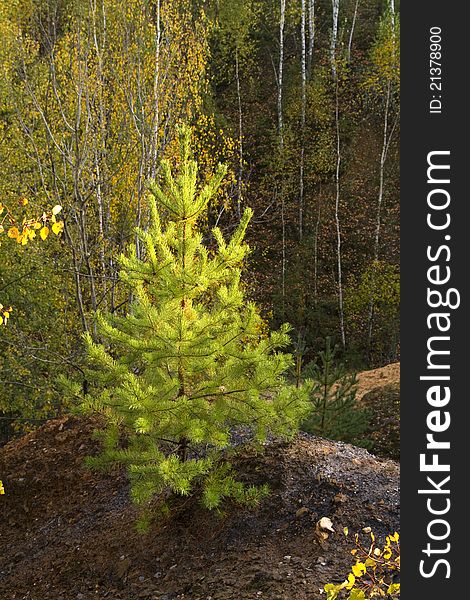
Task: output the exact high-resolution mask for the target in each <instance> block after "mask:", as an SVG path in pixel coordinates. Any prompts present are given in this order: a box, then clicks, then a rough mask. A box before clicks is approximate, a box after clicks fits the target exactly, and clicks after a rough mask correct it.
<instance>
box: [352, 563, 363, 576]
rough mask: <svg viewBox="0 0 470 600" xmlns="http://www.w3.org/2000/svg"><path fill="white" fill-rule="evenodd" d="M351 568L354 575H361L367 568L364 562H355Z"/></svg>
mask: <svg viewBox="0 0 470 600" xmlns="http://www.w3.org/2000/svg"><path fill="white" fill-rule="evenodd" d="M351 570H352V572H353V574H354V575H355V576H356V577H362V575H364V573H365V572H366V571H367V568H366V565H365V564H364V563H362V562H357V563H356V564H355V565H353V568H352V569H351Z"/></svg>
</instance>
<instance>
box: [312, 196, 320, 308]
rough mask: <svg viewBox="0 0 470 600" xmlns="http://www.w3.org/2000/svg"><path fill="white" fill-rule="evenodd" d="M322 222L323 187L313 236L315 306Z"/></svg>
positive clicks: (315, 302) (315, 301)
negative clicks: (319, 238) (319, 235)
mask: <svg viewBox="0 0 470 600" xmlns="http://www.w3.org/2000/svg"><path fill="white" fill-rule="evenodd" d="M320 223H321V188H320V192H319V194H318V205H317V219H316V223H315V230H314V237H313V301H314V304H315V306H316V305H317V300H318V234H319V231H320Z"/></svg>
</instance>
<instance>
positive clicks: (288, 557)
mask: <svg viewBox="0 0 470 600" xmlns="http://www.w3.org/2000/svg"><path fill="white" fill-rule="evenodd" d="M291 559H292V556H290V555H289V554H288V555H287V556H284V560H285V561H286V562H287V563H289V562H290V561H291Z"/></svg>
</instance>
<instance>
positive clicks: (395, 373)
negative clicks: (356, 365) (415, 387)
mask: <svg viewBox="0 0 470 600" xmlns="http://www.w3.org/2000/svg"><path fill="white" fill-rule="evenodd" d="M357 381H358V386H357V394H356V398H357V399H358V400H361V399H362V397H363V396H365V395H366V394H367V393H368V392H371V391H372V390H376V389H378V388H382V387H385V386H387V385H390V384H394V385H397V386H398V385H399V383H400V363H399V362H396V363H390V364H389V365H386V366H385V367H380V368H378V369H372V370H370V371H363V372H362V373H358V374H357Z"/></svg>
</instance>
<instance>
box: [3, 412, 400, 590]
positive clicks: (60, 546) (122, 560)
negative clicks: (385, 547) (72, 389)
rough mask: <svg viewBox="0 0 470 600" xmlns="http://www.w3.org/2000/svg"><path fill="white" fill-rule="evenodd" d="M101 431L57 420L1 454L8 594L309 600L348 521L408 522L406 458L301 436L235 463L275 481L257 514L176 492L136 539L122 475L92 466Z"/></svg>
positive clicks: (380, 525) (336, 567)
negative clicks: (403, 514)
mask: <svg viewBox="0 0 470 600" xmlns="http://www.w3.org/2000/svg"><path fill="white" fill-rule="evenodd" d="M95 426H96V423H93V422H92V421H91V420H79V419H77V418H75V417H66V418H62V419H59V420H55V421H50V422H49V423H47V424H46V425H45V426H44V427H42V428H41V429H39V430H38V431H36V432H34V433H32V434H29V435H27V436H25V437H23V438H22V439H20V440H18V441H15V442H11V443H10V444H8V445H7V446H5V447H4V448H2V449H1V450H0V476H1V478H2V479H3V482H4V484H5V488H6V495H4V496H1V497H0V515H1V536H0V589H1V591H2V597H3V598H5V599H7V600H16V599H20V598H21V599H28V600H48V599H51V600H91V599H109V600H124V599H125V600H138V599H144V600H145V599H147V600H157V599H158V600H176V599H183V598H184V599H192V600H198V599H200V600H203V599H204V600H228V599H233V600H245V599H247V600H249V599H251V598H258V599H259V598H264V599H269V600H294V599H296V600H304V599H305V600H306V599H307V598H308V599H310V600H311V599H314V598H321V597H322V596H321V595H320V593H319V589H320V588H322V587H323V585H324V584H325V583H327V582H328V581H334V580H337V581H342V580H343V579H344V575H345V573H346V572H347V570H348V567H349V565H350V564H351V562H352V561H351V555H350V553H349V551H350V548H351V544H352V540H351V538H350V537H349V538H345V537H344V535H343V534H342V530H343V527H345V526H347V527H349V530H350V532H351V533H354V532H356V531H357V532H361V530H362V528H363V527H365V526H370V527H372V529H373V530H374V531H375V532H376V533H377V534H378V535H379V537H380V536H383V535H384V534H386V533H389V532H393V531H394V530H397V529H398V526H399V525H398V523H399V520H398V519H399V517H398V509H399V490H398V486H399V469H398V465H397V463H394V462H392V461H382V460H378V459H376V458H374V457H373V456H371V455H369V454H368V453H367V452H366V451H364V450H361V449H358V448H354V447H352V446H348V445H345V444H340V443H339V444H338V443H333V442H329V441H326V440H322V439H318V438H312V437H310V436H307V435H301V436H299V438H297V440H296V441H294V442H293V443H291V444H288V445H287V444H285V443H270V444H269V445H268V446H267V448H266V452H265V454H264V455H263V456H261V455H256V453H254V452H253V451H251V452H249V451H247V452H245V454H244V456H242V457H241V458H240V459H239V460H238V462H237V463H236V466H237V468H238V470H239V472H240V474H241V477H242V478H244V479H245V480H246V481H252V482H265V481H268V482H269V484H270V486H271V489H272V493H271V495H270V497H269V498H268V499H267V500H266V501H265V502H264V503H263V505H262V506H261V507H260V509H259V510H257V511H255V512H249V511H247V510H244V509H240V508H238V507H234V506H227V507H226V512H225V514H224V515H217V514H216V513H214V512H208V511H206V510H204V509H202V508H201V507H200V506H199V504H198V503H197V501H196V500H194V499H190V500H177V501H175V502H174V503H173V507H172V510H171V514H170V516H169V517H168V518H167V519H166V520H162V521H160V522H159V524H158V526H154V527H153V528H152V529H151V531H150V533H148V534H147V535H141V534H138V533H136V531H135V526H134V518H135V509H134V507H133V506H132V505H131V503H130V501H129V495H128V487H127V483H126V479H125V477H124V475H123V474H122V473H119V472H116V473H114V474H108V475H105V474H96V473H91V472H90V471H88V470H87V469H86V468H85V467H84V466H83V459H84V457H85V456H86V455H88V454H90V453H94V452H96V451H97V442H96V441H94V440H93V438H92V437H91V433H92V430H93V428H94V427H95ZM300 508H302V509H304V510H301V511H299V509H300ZM305 509H306V510H305ZM323 516H328V517H330V518H331V520H332V521H333V526H334V528H335V530H336V533H334V534H332V536H331V537H330V539H329V540H328V541H327V542H322V543H321V542H320V541H319V540H318V539H317V538H316V536H315V533H314V525H315V522H316V521H317V520H318V519H320V518H321V517H323ZM350 535H351V534H350ZM361 535H364V537H366V536H365V534H362V533H361ZM323 598H324V596H323Z"/></svg>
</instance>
